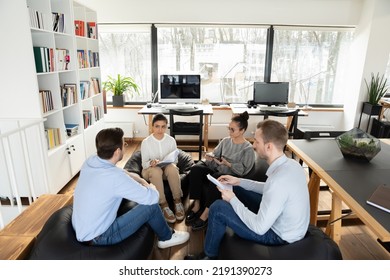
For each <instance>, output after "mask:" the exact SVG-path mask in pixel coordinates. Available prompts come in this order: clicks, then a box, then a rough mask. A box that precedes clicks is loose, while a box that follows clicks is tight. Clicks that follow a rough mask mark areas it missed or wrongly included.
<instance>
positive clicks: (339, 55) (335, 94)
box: [271, 28, 353, 105]
mask: <svg viewBox="0 0 390 280" xmlns="http://www.w3.org/2000/svg"><path fill="white" fill-rule="evenodd" d="M352 39H353V32H352V31H349V30H348V31H329V30H326V31H318V30H312V29H308V30H302V29H297V30H293V29H291V28H289V29H286V30H283V29H282V28H280V29H276V30H275V37H274V49H273V59H272V75H271V80H272V81H283V82H290V101H292V102H295V103H297V104H305V105H308V104H343V103H344V98H343V97H344V94H343V90H344V88H343V77H344V75H345V73H346V71H347V67H346V66H347V65H348V49H349V47H350V44H351V42H352Z"/></svg>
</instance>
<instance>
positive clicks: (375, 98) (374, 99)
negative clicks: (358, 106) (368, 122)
mask: <svg viewBox="0 0 390 280" xmlns="http://www.w3.org/2000/svg"><path fill="white" fill-rule="evenodd" d="M364 82H365V84H366V88H367V93H368V102H364V103H363V113H365V114H368V115H370V116H371V115H375V116H378V115H379V114H380V112H381V110H382V106H381V105H379V104H378V103H379V100H380V99H381V98H382V97H383V96H384V95H385V94H386V93H387V90H388V86H387V79H386V78H385V77H384V75H381V76H380V75H379V73H377V74H376V76H374V74H373V73H371V80H370V83H368V82H367V80H366V79H364Z"/></svg>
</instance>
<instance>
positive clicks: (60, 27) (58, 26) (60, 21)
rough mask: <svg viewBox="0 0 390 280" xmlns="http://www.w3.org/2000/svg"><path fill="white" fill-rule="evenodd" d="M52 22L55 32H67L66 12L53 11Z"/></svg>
mask: <svg viewBox="0 0 390 280" xmlns="http://www.w3.org/2000/svg"><path fill="white" fill-rule="evenodd" d="M52 23H53V31H54V32H60V33H64V32H65V20H64V14H62V13H55V12H52Z"/></svg>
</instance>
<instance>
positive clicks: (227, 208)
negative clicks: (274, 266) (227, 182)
mask: <svg viewBox="0 0 390 280" xmlns="http://www.w3.org/2000/svg"><path fill="white" fill-rule="evenodd" d="M236 188H237V187H234V189H236ZM235 193H236V191H235ZM240 196H243V197H245V198H247V199H249V200H252V202H253V203H254V202H255V200H256V198H257V199H259V198H260V200H259V201H258V204H257V205H260V203H261V197H262V196H261V195H258V194H256V193H254V192H251V191H247V190H244V189H242V188H240ZM237 197H238V198H239V195H237ZM252 206H254V205H252ZM226 227H230V228H231V229H232V230H233V231H234V232H235V234H237V235H238V236H240V237H241V238H243V239H247V240H251V241H254V242H256V243H260V244H264V245H282V244H286V243H287V242H286V241H284V240H283V239H281V238H280V237H279V236H278V235H277V234H276V233H275V232H274V231H273V230H272V229H269V230H268V231H267V232H266V233H265V234H263V235H259V234H256V233H254V232H253V231H252V230H250V229H249V228H248V227H247V226H246V225H245V224H244V223H243V222H242V221H241V219H240V218H239V217H238V216H237V214H236V212H234V210H233V207H232V206H231V205H230V203H228V202H226V201H224V200H217V201H215V202H214V203H213V204H212V205H211V207H210V211H209V222H208V228H207V232H206V240H205V245H204V252H205V254H206V255H207V256H209V257H216V256H217V255H218V251H219V245H220V243H221V241H222V238H223V236H224V235H225V231H226Z"/></svg>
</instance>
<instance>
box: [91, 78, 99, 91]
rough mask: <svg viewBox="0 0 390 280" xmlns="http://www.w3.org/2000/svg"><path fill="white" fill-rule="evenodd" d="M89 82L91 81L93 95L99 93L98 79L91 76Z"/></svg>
mask: <svg viewBox="0 0 390 280" xmlns="http://www.w3.org/2000/svg"><path fill="white" fill-rule="evenodd" d="M91 83H92V87H93V93H94V95H95V94H98V93H100V81H99V78H97V77H91Z"/></svg>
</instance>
